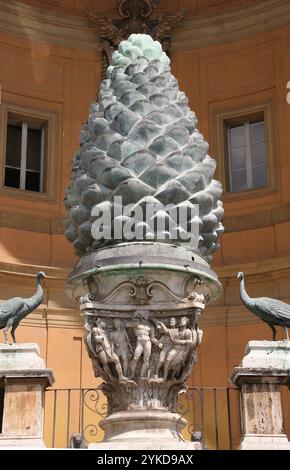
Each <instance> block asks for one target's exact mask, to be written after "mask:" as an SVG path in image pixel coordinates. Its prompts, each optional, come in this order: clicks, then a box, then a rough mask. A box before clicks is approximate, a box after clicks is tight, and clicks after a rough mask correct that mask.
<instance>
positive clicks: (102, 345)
mask: <svg viewBox="0 0 290 470" xmlns="http://www.w3.org/2000/svg"><path fill="white" fill-rule="evenodd" d="M91 334H92V340H93V343H94V345H95V353H96V357H97V359H98V361H99V363H100V364H101V366H102V367H103V369H104V371H105V372H106V373H107V374H108V376H109V377H111V378H113V377H112V373H111V370H110V368H109V367H108V364H110V363H113V364H114V366H115V369H116V372H117V375H118V378H119V380H122V381H124V380H125V381H126V378H125V377H124V375H123V371H122V367H121V364H120V361H119V358H118V356H117V354H116V353H115V352H114V351H113V348H112V347H111V345H110V341H109V339H108V337H107V333H106V322H105V321H104V320H102V319H101V318H99V319H98V320H97V321H96V326H94V327H93V329H92V333H91Z"/></svg>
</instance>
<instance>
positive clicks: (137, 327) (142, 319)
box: [126, 311, 158, 379]
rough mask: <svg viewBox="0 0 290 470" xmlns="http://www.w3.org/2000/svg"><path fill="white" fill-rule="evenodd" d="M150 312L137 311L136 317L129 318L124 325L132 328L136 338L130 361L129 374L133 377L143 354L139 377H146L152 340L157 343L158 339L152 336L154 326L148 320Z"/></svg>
mask: <svg viewBox="0 0 290 470" xmlns="http://www.w3.org/2000/svg"><path fill="white" fill-rule="evenodd" d="M149 316H150V312H148V311H139V312H137V314H136V317H135V318H133V319H132V320H129V321H128V322H127V323H126V326H127V327H129V328H133V332H134V334H135V336H136V339H137V344H136V348H135V351H134V355H133V359H132V363H131V375H130V377H131V378H132V379H133V378H134V377H135V375H136V368H137V364H138V361H139V359H140V357H141V356H142V355H143V361H142V366H141V372H140V377H141V378H146V377H147V371H148V368H149V360H150V356H151V349H152V342H153V343H158V340H157V339H156V338H155V336H154V327H153V325H152V324H151V323H150V322H149Z"/></svg>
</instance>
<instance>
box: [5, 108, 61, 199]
mask: <svg viewBox="0 0 290 470" xmlns="http://www.w3.org/2000/svg"><path fill="white" fill-rule="evenodd" d="M0 108H1V113H0V142H1V141H2V145H0V195H2V196H9V195H13V197H16V198H20V199H28V200H31V199H37V200H44V201H45V200H46V201H48V202H49V201H56V198H57V191H58V187H57V168H58V159H57V154H58V147H59V143H58V115H57V113H55V112H51V111H45V110H42V109H41V110H40V109H32V108H26V107H24V106H18V105H15V104H10V103H4V102H2V103H1V107H0ZM9 115H13V116H15V117H16V116H17V118H18V120H21V121H25V120H27V121H28V122H35V123H38V124H42V125H45V130H44V134H43V136H44V137H43V163H42V188H43V191H42V192H40V191H32V190H29V189H20V188H13V187H10V186H6V185H5V167H6V144H7V126H8V123H9V122H8V121H9Z"/></svg>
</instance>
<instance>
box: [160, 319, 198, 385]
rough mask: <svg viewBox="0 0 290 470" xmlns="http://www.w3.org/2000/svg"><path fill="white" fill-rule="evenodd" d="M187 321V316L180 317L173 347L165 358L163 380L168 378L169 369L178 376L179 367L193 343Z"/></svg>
mask: <svg viewBox="0 0 290 470" xmlns="http://www.w3.org/2000/svg"><path fill="white" fill-rule="evenodd" d="M188 322H189V320H188V318H187V317H181V319H180V323H179V327H178V336H177V337H174V339H173V347H172V349H171V350H170V351H169V353H168V354H167V356H166V359H165V364H164V376H163V379H164V380H167V379H168V374H169V372H170V371H171V370H173V371H174V373H173V376H174V377H176V376H178V374H179V372H180V370H181V368H182V367H183V366H184V365H185V359H186V357H187V355H188V352H189V350H190V346H192V343H193V337H192V331H191V330H190V329H189V328H187V325H188ZM167 334H169V333H167Z"/></svg>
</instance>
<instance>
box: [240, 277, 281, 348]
mask: <svg viewBox="0 0 290 470" xmlns="http://www.w3.org/2000/svg"><path fill="white" fill-rule="evenodd" d="M237 278H238V279H239V280H240V298H241V301H242V302H243V304H244V305H245V307H246V308H247V309H248V310H250V312H252V313H253V314H254V315H256V316H257V317H259V318H261V320H262V321H264V322H265V323H267V325H269V327H270V328H271V330H272V332H273V341H275V338H276V328H275V326H282V327H283V328H284V330H285V334H286V339H287V340H289V336H288V328H289V327H290V305H288V304H286V303H285V302H282V301H281V300H276V299H270V298H269V297H257V298H254V299H253V298H251V297H249V295H248V294H247V292H246V289H245V281H244V273H242V272H239V273H238V274H237Z"/></svg>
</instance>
